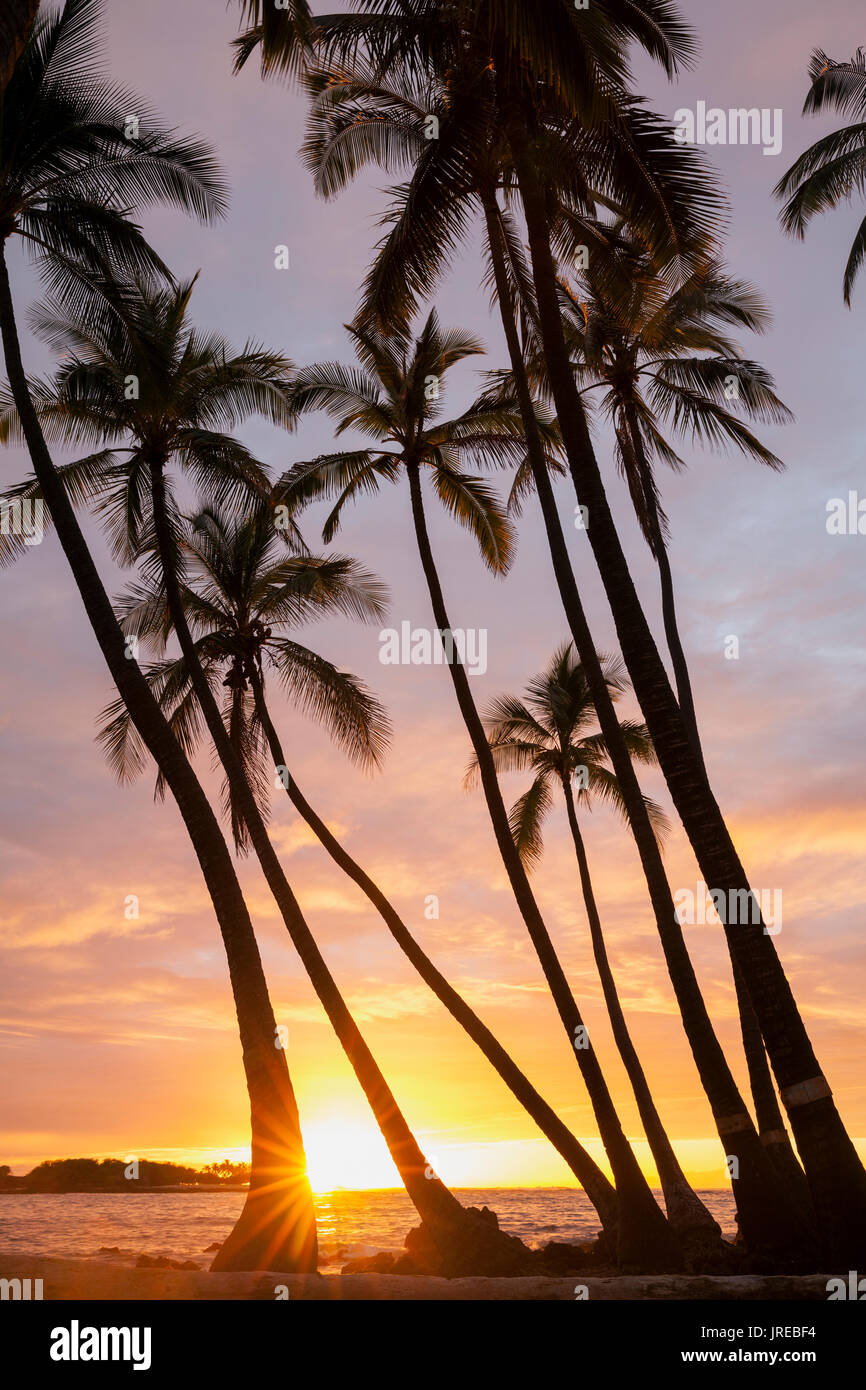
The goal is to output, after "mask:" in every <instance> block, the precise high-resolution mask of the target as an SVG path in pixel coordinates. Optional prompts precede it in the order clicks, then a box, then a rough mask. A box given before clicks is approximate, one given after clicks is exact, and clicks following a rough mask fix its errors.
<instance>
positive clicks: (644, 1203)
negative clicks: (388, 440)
mask: <svg viewBox="0 0 866 1390" xmlns="http://www.w3.org/2000/svg"><path fill="white" fill-rule="evenodd" d="M407 472H408V474H409V489H410V495H411V500H412V517H413V521H414V525H415V536H416V540H417V542H418V550H419V553H420V556H421V565H422V568H423V570H424V577H425V579H426V581H427V588H428V591H429V593H430V601H431V604H432V607H433V616H434V618H435V620H436V624H437V627H438V628H439V631H440V633H441V634H442V640H443V645H444V634H445V633H446V632H450V631H451V624H450V622H449V620H448V612H447V610H446V607H445V600H444V597H443V594H442V586H441V584H440V582H439V575H438V572H437V569H436V563H435V560H434V558H433V551H432V548H431V545H430V537H429V535H428V532H427V522H426V518H425V516H424V499H423V495H422V491H421V473H420V469H419V466H418V464H417V463H415V462H414V461H411V460H407ZM446 652H447V648H446ZM448 668H449V670H450V672H451V680H452V683H453V685H454V690H455V693H456V696H457V703H458V705H459V708H460V713H461V714H462V716H463V722H464V724H465V725H466V728H467V731H468V733H469V737H470V739H471V741H472V747H473V749H474V750H475V756H476V758H477V760H478V770H479V773H480V777H481V785H482V788H483V790H484V796H485V800H486V802H487V809H488V811H489V813H490V819H491V822H492V824H493V831H494V834H495V836H496V843H497V845H498V847H499V853H500V855H501V857H502V862H503V864H504V865H505V870H506V873H507V874H508V879H509V882H510V884H511V888H512V891H513V893H514V896H515V898H516V900H517V906H518V908H519V910H520V914H521V916H522V918H523V921H524V923H525V924H526V928H527V931H528V932H529V935H530V939H531V941H532V944H533V946H534V947H535V950H536V954H537V955H538V959H539V961H540V962H541V967H542V969H543V971H544V975H545V979H546V980H547V983H548V985H549V987H550V992H551V994H552V995H553V1000H554V1003H555V1004H556V1008H557V1012H558V1013H559V1016H560V1019H561V1020H562V1023H563V1026H564V1028H565V1031H566V1033H567V1035H568V1038H569V1041H570V1042H571V1043H572V1045H573V1046H574V1049H575V1054H576V1057H577V1062H578V1065H579V1067H580V1070H581V1074H582V1076H583V1079H584V1083H585V1085H586V1089H587V1091H588V1092H589V1098H590V1101H591V1103H592V1108H593V1111H594V1113H595V1117H596V1122H597V1124H598V1127H599V1133H600V1134H601V1138H602V1141H603V1143H604V1147H605V1151H606V1153H607V1156H608V1159H609V1161H610V1165H611V1168H612V1170H613V1176H614V1182H615V1183H616V1191H617V1197H618V1198H619V1229H618V1249H619V1257H620V1262H621V1263H622V1264H623V1265H624V1266H632V1265H634V1266H638V1267H641V1268H646V1269H649V1268H668V1269H669V1268H670V1267H671V1264H672V1262H674V1263H679V1261H680V1258H681V1256H680V1251H679V1246H678V1243H677V1242H676V1240H675V1239H674V1237H673V1235H672V1232H671V1230H670V1228H669V1227H668V1224H667V1222H666V1220H665V1218H664V1216H663V1215H662V1213H661V1210H660V1209H659V1207H658V1206H657V1205H656V1202H655V1199H654V1197H653V1195H652V1192H651V1191H650V1188H649V1184H648V1183H647V1180H646V1178H645V1177H644V1175H643V1173H642V1172H641V1170H640V1167H639V1165H638V1162H637V1159H636V1158H635V1156H634V1153H633V1152H632V1149H631V1146H630V1145H629V1143H628V1140H627V1139H626V1137H625V1134H624V1133H623V1129H622V1125H621V1124H620V1121H619V1116H618V1115H617V1113H616V1109H615V1108H614V1104H613V1100H612V1098H611V1095H610V1092H609V1090H608V1088H607V1083H606V1082H605V1079H604V1076H603V1074H602V1071H601V1067H600V1066H599V1063H598V1059H597V1057H596V1055H595V1051H594V1049H593V1048H592V1046H591V1045H589V1046H588V1045H586V1044H587V1038H588V1035H587V1033H586V1029H585V1028H584V1024H583V1020H582V1018H581V1016H580V1011H579V1009H578V1007H577V1004H576V1002H575V999H574V996H573V995H572V992H571V988H570V986H569V984H568V980H567V979H566V976H565V971H564V970H563V968H562V965H561V963H560V961H559V957H558V956H557V954H556V951H555V949H554V946H553V942H552V941H551V939H550V935H549V933H548V930H547V927H546V926H545V924H544V920H543V918H542V916H541V913H540V912H539V909H538V905H537V903H536V901H535V897H534V895H533V892H532V889H531V887H530V884H529V879H528V878H527V876H526V871H525V869H524V867H523V864H522V863H521V860H520V856H519V854H518V853H517V849H516V847H515V844H514V840H513V839H512V836H511V829H510V827H509V824H508V813H507V811H506V809H505V803H504V801H503V800H502V793H501V791H500V789H499V782H498V779H497V776H496V768H495V765H494V762H493V754H492V753H491V751H490V745H489V744H488V742H487V737H486V734H485V732H484V725H483V724H482V722H481V718H480V716H479V714H478V710H477V709H476V707H475V701H474V700H473V698H472V692H471V690H470V688H469V679H468V677H467V675H466V670H465V668H464V666H463V664H462V662H461V661H460V659H459V657H458V656H457V655H456V653H454V654H453V655H451V656H450V657H449V658H448Z"/></svg>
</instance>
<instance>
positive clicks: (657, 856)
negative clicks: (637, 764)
mask: <svg viewBox="0 0 866 1390" xmlns="http://www.w3.org/2000/svg"><path fill="white" fill-rule="evenodd" d="M485 215H486V220H487V232H488V238H489V242H490V251H491V259H492V264H493V269H494V276H495V281H496V288H497V297H498V300H499V306H500V314H501V317H502V324H503V329H504V332H505V337H506V342H507V345H508V350H509V356H510V360H511V366H512V371H513V375H514V382H515V387H516V390H517V393H518V400H519V404H520V409H521V413H522V416H523V424H524V428H525V431H526V441H527V455H528V458H529V460H530V463H531V466H532V472H533V478H534V480H535V486H536V490H537V492H538V498H539V502H540V505H541V511H542V516H543V518H544V524H545V530H546V532H547V538H548V543H549V546H550V554H551V560H552V563H553V569H554V573H555V576H556V581H557V585H558V588H559V593H560V597H561V599H562V603H563V608H564V611H565V614H566V617H567V619H568V623H569V627H570V628H571V633H572V636H573V638H574V643H575V647H576V649H577V652H578V655H579V656H580V660H581V664H582V666H583V667H584V669H585V671H586V675H587V681H588V684H589V688H590V691H591V694H592V698H593V703H594V704H595V708H596V713H597V715H598V720H599V725H600V727H601V730H602V733H603V734H604V739H605V743H606V746H607V748H608V750H609V753H610V757H611V761H612V763H613V767H614V771H615V773H616V776H617V779H618V782H619V785H620V789H621V791H622V795H623V801H624V804H625V807H626V811H627V814H628V818H629V824H630V826H631V830H632V834H633V835H634V838H635V843H636V845H637V848H638V853H639V855H640V860H641V865H642V868H643V872H644V876H645V878H646V882H647V887H648V889H649V894H650V900H651V902H652V905H653V910H654V912H655V918H656V925H657V928H658V932H659V937H660V940H661V944H662V950H663V952H664V956H665V963H666V965H667V969H668V974H669V975H670V979H671V983H672V985H673V988H674V993H675V995H676V1000H677V1004H678V1005H679V1009H680V1013H681V1014H682V1018H683V1026H684V1028H685V1031H686V1036H687V1038H688V1041H689V1045H690V1047H691V1050H692V1055H693V1057H694V1059H695V1064H696V1066H697V1068H698V1072H699V1075H700V1078H701V1083H702V1085H703V1087H704V1090H705V1092H706V1094H707V1099H708V1100H709V1102H710V1107H711V1109H712V1112H713V1118H714V1120H715V1122H716V1128H717V1130H718V1133H719V1137H720V1139H721V1140H722V1144H723V1146H724V1150H725V1153H726V1155H727V1156H728V1157H729V1159H734V1160H736V1162H735V1164H733V1165H731V1166H732V1170H733V1171H735V1172H739V1177H738V1179H737V1181H736V1183H735V1185H734V1194H735V1197H736V1201H737V1210H738V1213H739V1218H740V1224H741V1229H742V1231H743V1234H744V1236H745V1238H746V1240H747V1241H748V1243H749V1245H750V1246H751V1247H752V1248H753V1249H766V1250H771V1251H778V1252H787V1251H788V1250H789V1249H790V1248H791V1246H792V1244H793V1245H796V1243H797V1239H798V1237H797V1234H796V1232H795V1231H794V1226H795V1224H796V1223H795V1221H794V1213H793V1211H792V1209H791V1207H790V1204H789V1202H788V1201H787V1200H786V1198H785V1194H784V1192H783V1191H782V1190H781V1189H780V1186H779V1184H778V1182H777V1181H776V1180H775V1174H774V1172H773V1170H772V1168H771V1167H770V1164H769V1160H768V1158H767V1155H766V1153H765V1152H764V1150H763V1149H762V1147H761V1143H760V1140H759V1138H758V1134H757V1131H756V1129H755V1126H754V1124H753V1122H752V1120H751V1117H750V1116H749V1114H748V1111H747V1109H746V1106H745V1104H744V1102H743V1100H742V1097H741V1096H740V1093H739V1091H738V1089H737V1085H736V1082H735V1080H734V1077H733V1074H732V1072H731V1069H730V1067H729V1066H728V1063H727V1059H726V1058H725V1054H724V1052H723V1050H722V1047H721V1045H720V1043H719V1040H718V1038H717V1037H716V1034H715V1031H714V1029H713V1026H712V1022H711V1020H710V1016H709V1013H708V1012H707V1008H706V1004H705V1003H704V1000H703V997H702V995H701V991H700V986H699V984H698V980H697V976H696V975H695V971H694V966H693V965H692V962H691V960H690V958H689V954H688V951H687V949H686V944H685V940H684V938H683V933H682V929H681V927H680V925H679V923H678V921H677V917H676V911H675V908H674V902H673V898H672V895H671V890H670V885H669V884H668V881H667V875H666V873H665V869H664V864H663V862H662V858H661V853H660V851H659V847H658V844H657V841H656V837H655V832H654V830H653V827H652V824H651V822H650V819H649V816H648V814H647V810H646V806H645V804H644V799H643V795H642V793H641V790H640V786H639V784H638V780H637V777H636V775H635V771H634V767H633V766H632V762H631V758H630V757H629V753H628V749H627V748H626V745H625V740H624V738H623V735H622V730H621V729H620V726H619V721H618V719H617V717H616V711H615V710H614V707H613V702H612V701H611V698H610V693H609V691H608V688H607V682H606V681H605V678H604V673H603V671H602V668H601V663H600V662H599V659H598V654H597V651H596V647H595V643H594V642H593V640H592V634H591V633H590V630H589V626H588V623H587V620H586V615H585V613H584V611H583V605H582V603H581V601H580V595H579V593H578V589H577V585H576V583H575V579H574V573H573V571H572V567H571V559H570V556H569V553H568V549H567V546H566V543H565V537H564V536H563V533H562V526H561V524H560V520H559V514H558V512H557V509H556V500H555V498H554V495H553V487H552V485H551V482H550V477H549V475H548V472H547V467H546V463H545V459H544V451H543V448H542V444H541V439H540V435H539V430H538V424H537V421H536V417H535V413H534V409H533V403H532V396H531V392H530V388H529V382H528V377H527V373H526V367H525V364H524V360H523V353H522V349H521V345H520V339H519V336H518V333H517V325H516V323H515V319H514V313H513V311H512V310H511V308H510V306H511V302H512V300H511V291H510V288H509V285H508V279H507V274H506V266H505V260H504V252H503V248H502V244H501V239H500V224H499V210H498V206H497V203H496V197H495V194H494V193H493V192H492V191H491V192H490V193H489V194H488V195H487V197H486V199H485ZM557 312H558V310H557Z"/></svg>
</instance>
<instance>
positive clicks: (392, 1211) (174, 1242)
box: [0, 1187, 736, 1271]
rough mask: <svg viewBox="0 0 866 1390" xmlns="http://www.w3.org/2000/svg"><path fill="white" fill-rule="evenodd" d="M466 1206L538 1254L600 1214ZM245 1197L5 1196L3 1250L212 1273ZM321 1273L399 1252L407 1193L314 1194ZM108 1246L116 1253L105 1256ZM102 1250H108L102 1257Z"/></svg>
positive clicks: (715, 1200) (531, 1190)
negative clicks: (187, 1263) (491, 1214)
mask: <svg viewBox="0 0 866 1390" xmlns="http://www.w3.org/2000/svg"><path fill="white" fill-rule="evenodd" d="M454 1190H455V1192H456V1194H457V1196H459V1198H460V1200H461V1202H462V1203H463V1204H464V1206H475V1207H481V1206H488V1207H491V1208H492V1210H493V1211H495V1212H496V1214H497V1216H498V1217H499V1224H500V1226H501V1227H502V1229H503V1230H505V1231H508V1232H509V1233H510V1234H511V1235H516V1236H520V1238H521V1240H523V1241H524V1242H525V1243H526V1244H527V1245H529V1246H532V1247H535V1248H537V1247H538V1246H541V1245H546V1244H547V1242H548V1241H551V1240H555V1241H560V1242H562V1243H564V1244H573V1243H575V1242H577V1241H582V1240H588V1239H591V1237H592V1236H594V1235H595V1234H596V1233H597V1231H598V1229H599V1223H598V1217H597V1216H596V1214H595V1210H594V1208H593V1207H592V1205H591V1204H590V1202H589V1200H588V1199H587V1197H586V1196H585V1195H584V1193H583V1192H582V1191H580V1190H578V1189H576V1188H571V1187H524V1188H520V1187H518V1188H513V1187H502V1188H486V1189H475V1188H468V1189H467V1188H464V1189H454ZM700 1195H701V1197H702V1198H703V1200H704V1202H705V1203H706V1205H707V1207H708V1208H709V1210H710V1211H711V1212H712V1214H713V1215H714V1216H715V1218H716V1220H717V1221H718V1223H719V1225H720V1226H721V1228H722V1232H723V1234H724V1235H726V1236H728V1237H730V1238H733V1237H734V1235H735V1234H736V1224H735V1221H734V1202H733V1196H732V1194H731V1193H730V1192H726V1191H716V1190H713V1191H702V1192H701V1194H700ZM243 1200H244V1193H243V1192H188V1193H187V1192H165V1193H155V1192H141V1193H137V1194H133V1193H129V1194H127V1193H96V1192H61V1193H26V1194H25V1193H4V1194H0V1250H2V1251H3V1253H4V1254H13V1253H14V1252H15V1251H16V1250H20V1251H21V1252H22V1253H23V1254H27V1255H57V1256H64V1255H65V1256H67V1257H76V1258H80V1257H82V1256H83V1257H87V1258H89V1259H93V1260H97V1261H98V1260H109V1259H114V1260H118V1259H124V1260H127V1259H128V1260H129V1261H130V1262H131V1263H134V1262H135V1260H136V1259H137V1258H138V1256H139V1255H142V1254H146V1255H164V1256H167V1257H168V1258H170V1259H177V1260H194V1261H196V1263H197V1264H199V1265H200V1266H201V1268H202V1269H206V1268H207V1266H208V1264H209V1262H210V1260H211V1259H212V1258H213V1256H212V1254H209V1253H207V1247H208V1246H209V1245H212V1244H213V1243H214V1241H222V1240H224V1239H225V1237H226V1236H227V1235H228V1233H229V1231H230V1230H231V1228H232V1225H233V1223H234V1221H235V1219H236V1218H237V1215H238V1213H239V1212H240V1209H241V1207H242V1205H243ZM315 1205H316V1217H317V1222H318V1228H319V1250H320V1261H319V1264H320V1268H321V1269H330V1270H331V1271H333V1270H337V1269H339V1268H340V1266H341V1265H343V1264H345V1262H346V1261H347V1260H351V1259H358V1258H360V1257H362V1256H364V1255H374V1254H376V1253H377V1252H378V1251H380V1250H390V1251H394V1252H395V1253H396V1252H399V1251H400V1250H401V1249H402V1246H403V1241H404V1239H405V1236H406V1233H407V1231H408V1230H409V1229H410V1228H411V1227H412V1226H417V1225H418V1215H417V1213H416V1211H415V1208H414V1207H413V1206H412V1203H411V1202H410V1201H409V1198H408V1197H407V1196H406V1193H405V1192H403V1191H402V1190H393V1191H392V1190H377V1191H370V1192H354V1191H348V1190H342V1189H341V1190H337V1191H335V1192H320V1193H316V1194H315ZM106 1247H109V1248H110V1249H111V1251H112V1253H111V1254H107V1253H105V1248H106ZM101 1252H102V1253H101Z"/></svg>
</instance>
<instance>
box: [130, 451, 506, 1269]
mask: <svg viewBox="0 0 866 1390" xmlns="http://www.w3.org/2000/svg"><path fill="white" fill-rule="evenodd" d="M150 471H151V500H152V504H153V515H154V527H155V532H156V538H157V545H158V547H159V553H160V561H161V565H162V570H163V575H164V579H165V589H166V599H167V603H168V609H169V614H170V616H171V621H172V626H173V628H174V631H175V634H176V636H177V639H178V642H179V643H180V648H181V652H182V654H183V657H184V660H185V662H186V668H187V671H188V673H189V677H190V681H191V683H192V686H193V689H194V691H195V694H196V698H197V700H198V702H199V706H200V707H201V710H202V713H203V715H204V718H205V722H206V724H207V727H208V731H209V733H210V736H211V738H212V740H213V743H214V747H215V748H216V751H217V754H218V756H219V759H220V762H221V764H222V766H223V769H224V771H225V775H226V777H227V779H228V782H229V786H230V788H231V795H232V800H233V803H234V804H235V805H237V806H238V807H239V808H240V812H241V815H242V816H243V819H244V821H245V823H246V826H247V829H248V831H249V835H250V839H251V841H252V844H253V848H254V850H255V853H256V856H257V858H258V860H259V863H260V865H261V868H262V872H263V873H264V875H265V879H266V881H267V884H268V887H269V888H270V890H271V893H272V894H273V896H274V900H275V901H276V904H277V906H278V908H279V910H280V914H281V916H282V918H283V921H284V923H285V925H286V928H287V930H288V932H289V935H290V937H291V939H292V943H293V944H294V946H295V949H296V950H297V952H298V955H299V956H300V958H301V961H302V962H303V965H304V968H305V970H306V971H307V974H308V975H309V977H310V981H311V983H312V985H313V988H314V989H315V991H316V994H317V995H318V997H319V999H320V1001H321V1003H322V1006H323V1007H324V1009H325V1012H326V1014H327V1016H328V1018H329V1020H330V1022H331V1025H332V1027H333V1029H334V1031H335V1033H336V1034H337V1037H338V1038H339V1040H340V1043H341V1044H342V1046H343V1050H344V1051H345V1053H346V1056H347V1057H348V1059H349V1061H350V1063H351V1065H352V1068H353V1070H354V1072H355V1075H356V1076H357V1078H358V1081H359V1082H360V1085H361V1088H362V1090H363V1092H364V1095H365V1096H366V1097H367V1101H368V1102H369V1105H370V1108H371V1109H372V1111H373V1114H374V1115H375V1117H376V1122H377V1124H378V1125H379V1128H380V1130H381V1132H382V1135H383V1137H384V1139H385V1143H386V1144H387V1146H388V1151H389V1153H390V1154H391V1157H392V1158H393V1160H394V1163H395V1165H396V1167H397V1171H398V1172H399V1174H400V1177H401V1179H402V1181H403V1184H404V1186H405V1188H406V1191H407V1192H408V1194H409V1196H410V1198H411V1199H412V1201H413V1203H414V1204H415V1207H416V1208H417V1211H418V1213H419V1215H420V1217H421V1220H422V1222H424V1223H425V1224H426V1226H427V1228H428V1231H429V1233H430V1235H431V1237H432V1238H433V1240H434V1241H435V1242H436V1244H437V1246H438V1248H439V1250H440V1254H441V1256H442V1259H443V1260H444V1261H445V1262H446V1266H447V1268H448V1270H449V1272H451V1273H467V1274H468V1273H473V1272H474V1273H493V1272H503V1273H504V1272H511V1271H512V1270H514V1269H515V1268H517V1267H519V1266H520V1265H522V1263H523V1259H524V1256H525V1254H526V1251H525V1247H524V1246H523V1245H522V1244H521V1243H520V1242H519V1241H517V1240H515V1238H514V1237H511V1236H506V1235H505V1234H504V1233H502V1232H500V1231H499V1230H497V1229H495V1228H493V1227H491V1226H489V1225H487V1224H486V1222H483V1221H478V1220H476V1219H475V1218H474V1216H473V1215H472V1214H471V1212H470V1211H467V1209H466V1208H464V1207H463V1206H461V1204H460V1202H459V1201H458V1200H457V1198H456V1197H455V1196H454V1195H453V1193H451V1192H450V1191H449V1190H448V1188H447V1187H446V1186H445V1184H444V1183H443V1182H442V1181H441V1179H440V1178H438V1177H437V1176H436V1174H435V1173H434V1172H433V1168H432V1166H431V1165H430V1163H429V1162H428V1160H427V1159H426V1158H425V1156H424V1154H423V1153H422V1151H421V1149H420V1147H419V1145H418V1142H417V1140H416V1139H415V1136H414V1134H413V1133H412V1131H411V1129H410V1128H409V1125H408V1124H407V1122H406V1119H405V1117H404V1115H403V1113H402V1111H401V1110H400V1107H399V1106H398V1104H397V1101H396V1100H395V1098H394V1095H393V1093H392V1092H391V1089H390V1087H389V1086H388V1083H387V1082H386V1080H385V1077H384V1076H383V1074H382V1072H381V1070H380V1068H379V1066H378V1063H377V1062H376V1059H375V1058H374V1056H373V1054H372V1052H371V1051H370V1049H369V1047H368V1046H367V1044H366V1042H365V1041H364V1038H363V1036H362V1034H361V1031H360V1029H359V1028H358V1025H357V1024H356V1023H355V1020H354V1019H353V1018H352V1015H351V1014H350V1012H349V1010H348V1008H347V1006H346V1002H345V1000H344V999H343V996H342V995H341V994H340V991H339V989H338V987H337V983H336V981H335V980H334V977H333V976H332V975H331V972H330V971H329V969H328V967H327V965H326V963H325V960H324V957H323V956H322V954H321V952H320V950H319V948H318V946H317V944H316V941H315V938H314V937H313V934H312V932H311V931H310V928H309V927H308V925H307V922H306V920H305V918H304V915H303V913H302V912H301V908H300V905H299V903H298V901H297V899H296V897H295V895H294V893H293V892H292V889H291V887H290V885H289V882H288V880H287V878H286V876H285V873H284V872H283V868H282V865H281V864H280V861H279V859H278V858H277V855H276V852H275V851H274V848H273V845H272V844H271V841H270V838H269V836H268V832H267V829H266V828H265V824H264V821H263V820H262V817H261V815H260V814H259V810H258V807H257V806H256V803H255V799H254V797H253V794H252V792H251V790H250V787H249V784H248V782H247V779H246V776H245V774H244V771H243V768H242V766H241V764H240V762H239V761H238V758H237V755H236V753H235V750H234V748H233V746H232V743H231V740H230V739H229V736H228V732H227V730H226V727H225V725H224V723H223V720H222V716H221V714H220V711H219V707H218V706H217V703H216V700H215V699H214V696H213V692H212V691H211V688H210V686H209V684H208V681H207V677H206V676H205V674H204V671H203V670H202V667H201V663H200V662H199V659H198V654H197V652H196V648H195V643H194V641H193V638H192V635H191V633H190V630H189V627H188V625H187V621H186V614H185V612H184V607H183V600H182V597H181V593H180V586H179V581H178V574H177V567H176V561H175V551H174V541H173V537H172V534H171V528H170V523H169V520H168V512H167V508H166V497H165V479H164V476H163V471H162V464H161V462H160V461H158V460H156V461H151V465H150Z"/></svg>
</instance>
